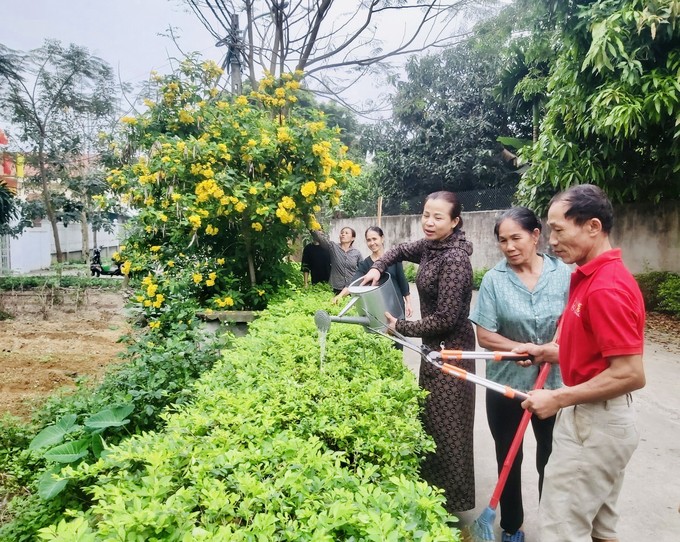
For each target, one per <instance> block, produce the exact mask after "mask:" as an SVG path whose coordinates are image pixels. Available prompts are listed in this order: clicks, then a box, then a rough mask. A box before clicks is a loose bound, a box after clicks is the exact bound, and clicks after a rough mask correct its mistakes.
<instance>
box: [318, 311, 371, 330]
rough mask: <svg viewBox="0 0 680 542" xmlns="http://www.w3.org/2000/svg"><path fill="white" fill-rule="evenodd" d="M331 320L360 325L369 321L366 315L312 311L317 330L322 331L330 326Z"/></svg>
mask: <svg viewBox="0 0 680 542" xmlns="http://www.w3.org/2000/svg"><path fill="white" fill-rule="evenodd" d="M331 322H339V323H341V324H359V325H360V326H368V324H369V323H370V321H369V319H368V317H366V316H331V315H330V314H328V313H327V312H326V311H321V310H319V311H316V313H314V323H315V324H316V329H318V330H319V332H321V333H324V332H326V331H328V330H329V329H330V328H331Z"/></svg>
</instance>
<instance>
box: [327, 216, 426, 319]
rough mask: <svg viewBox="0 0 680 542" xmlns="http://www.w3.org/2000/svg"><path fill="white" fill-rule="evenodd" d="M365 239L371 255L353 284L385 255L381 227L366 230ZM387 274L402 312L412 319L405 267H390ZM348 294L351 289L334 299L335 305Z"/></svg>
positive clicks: (356, 274)
mask: <svg viewBox="0 0 680 542" xmlns="http://www.w3.org/2000/svg"><path fill="white" fill-rule="evenodd" d="M365 238H366V245H367V246H368V248H369V249H370V250H371V255H370V256H367V257H366V259H365V260H363V261H362V262H361V263H360V264H359V267H357V270H356V272H355V273H354V276H353V277H352V281H351V282H354V281H355V280H357V279H359V278H360V277H363V276H364V275H365V274H366V273H368V270H369V269H370V268H371V266H372V265H373V264H374V263H375V262H376V261H378V260H379V259H380V258H381V257H382V255H383V254H384V253H385V234H384V232H383V231H382V228H380V227H379V226H371V227H370V228H368V229H367V230H366V234H365ZM387 272H388V273H389V274H390V277H391V280H392V283H393V284H394V288H395V290H396V291H397V295H398V296H399V304H400V305H401V312H403V313H404V314H405V315H406V318H410V317H411V315H412V314H413V310H412V309H411V291H410V289H409V285H408V281H407V280H406V275H404V266H403V265H402V264H401V262H397V263H395V264H393V265H390V266H389V267H388V268H387ZM348 294H349V289H348V288H343V290H342V292H340V293H339V294H338V295H336V296H335V297H334V298H333V304H335V303H337V302H338V301H340V299H342V298H343V297H345V296H346V295H348Z"/></svg>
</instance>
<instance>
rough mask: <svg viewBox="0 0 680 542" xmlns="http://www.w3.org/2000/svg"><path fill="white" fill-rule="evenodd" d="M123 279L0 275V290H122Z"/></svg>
mask: <svg viewBox="0 0 680 542" xmlns="http://www.w3.org/2000/svg"><path fill="white" fill-rule="evenodd" d="M122 284H123V280H122V279H120V278H115V277H99V278H97V277H78V276H73V275H61V276H58V275H45V276H39V275H17V276H7V277H0V291H11V290H35V289H39V288H99V289H105V290H120V289H121V286H122Z"/></svg>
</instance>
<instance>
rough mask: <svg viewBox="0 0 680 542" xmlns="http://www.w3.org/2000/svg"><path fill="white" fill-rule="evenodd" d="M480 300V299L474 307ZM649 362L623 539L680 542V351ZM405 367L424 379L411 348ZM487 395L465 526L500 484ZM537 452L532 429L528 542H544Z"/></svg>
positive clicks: (651, 350) (653, 347)
mask: <svg viewBox="0 0 680 542" xmlns="http://www.w3.org/2000/svg"><path fill="white" fill-rule="evenodd" d="M411 292H412V304H413V309H414V319H416V318H418V317H419V316H418V315H419V314H420V312H419V303H418V293H417V290H416V288H415V286H414V285H412V288H411ZM474 301H475V297H473V304H474ZM418 342H419V341H418ZM644 360H645V371H646V375H647V385H646V387H645V388H643V389H642V390H639V391H638V392H636V393H634V394H633V397H634V403H635V406H636V408H637V410H638V415H639V420H640V428H641V434H642V437H641V441H640V446H639V447H638V449H637V451H636V452H635V455H633V458H632V459H631V462H630V464H629V465H628V468H627V470H626V480H625V482H624V487H623V490H622V494H621V498H620V500H619V510H620V512H621V520H620V522H619V539H620V541H621V542H677V541H678V540H680V393H678V389H680V388H679V381H680V352H670V351H669V347H664V346H662V345H658V344H655V343H649V342H648V343H647V344H646V352H645V356H644ZM404 362H405V363H406V364H407V365H408V366H409V368H411V369H412V370H413V371H414V372H415V373H416V375H417V374H418V368H419V366H420V359H419V357H418V355H417V354H416V353H415V352H412V351H409V350H407V349H405V350H404ZM477 373H478V374H480V375H484V362H482V361H478V362H477ZM484 395H485V392H484V389H483V388H481V387H480V388H478V389H477V409H476V418H475V432H474V440H475V443H474V446H475V474H476V493H477V507H476V508H475V509H474V510H471V511H468V512H463V513H461V514H459V517H460V519H461V522H462V523H463V524H466V523H470V522H472V521H474V520H475V519H476V518H477V517H479V515H480V514H481V513H482V511H483V510H484V509H485V508H486V507H487V505H488V503H489V499H490V498H491V494H492V493H493V490H494V487H495V485H496V480H497V476H496V461H495V458H494V455H495V454H494V451H493V440H492V438H491V434H490V432H489V428H488V426H487V423H486V412H485V407H484ZM535 450H536V442H535V440H534V437H533V434H532V432H531V430H530V429H529V430H528V431H527V434H526V437H525V442H524V462H523V465H522V482H523V485H524V509H525V523H524V531H525V533H526V539H527V542H539V541H538V534H537V528H536V522H537V510H538V474H537V473H536V470H535V467H534V460H533V458H534V457H535ZM499 518H500V510H497V516H496V533H497V534H496V539H497V540H500V529H499V527H498V522H499ZM542 542H550V541H542Z"/></svg>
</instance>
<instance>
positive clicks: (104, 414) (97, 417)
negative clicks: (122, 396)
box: [84, 404, 135, 429]
mask: <svg viewBox="0 0 680 542" xmlns="http://www.w3.org/2000/svg"><path fill="white" fill-rule="evenodd" d="M134 408H135V407H134V406H133V405H131V404H127V405H121V406H117V407H113V408H106V409H104V410H100V411H99V412H97V413H96V414H93V415H92V416H90V417H89V418H88V419H87V420H85V422H84V423H85V426H86V427H90V428H92V429H105V428H107V427H120V426H122V425H126V424H128V423H130V420H128V419H126V418H127V417H128V416H129V415H130V413H131V412H132V411H133V410H134Z"/></svg>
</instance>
